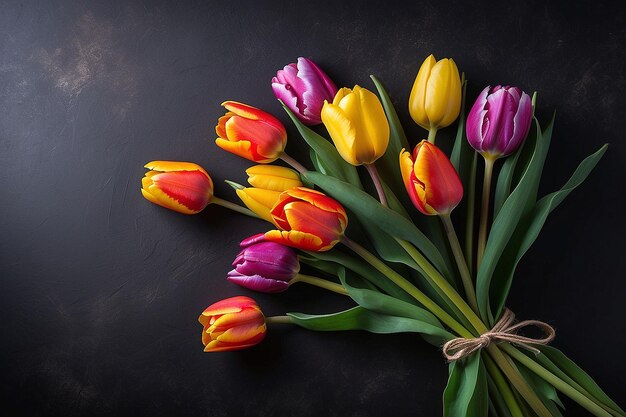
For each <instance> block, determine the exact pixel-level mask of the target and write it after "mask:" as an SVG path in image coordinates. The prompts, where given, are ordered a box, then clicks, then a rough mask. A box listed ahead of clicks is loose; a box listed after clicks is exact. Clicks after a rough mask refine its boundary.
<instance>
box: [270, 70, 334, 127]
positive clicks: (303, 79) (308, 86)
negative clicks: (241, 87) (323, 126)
mask: <svg viewBox="0 0 626 417" xmlns="http://www.w3.org/2000/svg"><path fill="white" fill-rule="evenodd" d="M272 90H274V95H275V96H276V98H277V99H280V100H282V101H283V103H285V105H286V106H287V107H289V109H290V110H291V111H292V112H293V113H294V114H295V115H296V116H297V117H298V119H300V120H301V121H302V123H304V124H306V125H318V124H320V123H322V119H321V116H320V113H321V112H322V106H323V105H324V100H328V101H329V102H332V101H333V98H335V94H337V87H335V84H334V83H333V81H332V80H331V79H330V78H328V75H326V73H325V72H324V71H322V70H321V69H320V67H318V66H317V65H316V64H315V63H314V62H313V61H311V60H310V59H306V58H298V62H297V63H294V64H289V65H287V66H286V67H285V68H284V69H282V70H279V71H278V72H277V73H276V77H274V78H272Z"/></svg>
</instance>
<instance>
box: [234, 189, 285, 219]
mask: <svg viewBox="0 0 626 417" xmlns="http://www.w3.org/2000/svg"><path fill="white" fill-rule="evenodd" d="M235 192H236V193H237V196H238V197H239V198H240V199H241V201H242V202H243V203H244V204H245V205H246V207H248V208H249V209H250V210H252V211H253V212H254V213H255V214H257V215H258V216H259V217H261V218H262V219H263V220H266V221H268V222H270V223H272V224H275V223H274V218H273V217H272V215H271V214H270V210H271V208H272V206H273V205H274V203H276V201H278V197H279V196H280V192H279V191H271V190H263V189H261V188H244V189H242V190H236V191H235Z"/></svg>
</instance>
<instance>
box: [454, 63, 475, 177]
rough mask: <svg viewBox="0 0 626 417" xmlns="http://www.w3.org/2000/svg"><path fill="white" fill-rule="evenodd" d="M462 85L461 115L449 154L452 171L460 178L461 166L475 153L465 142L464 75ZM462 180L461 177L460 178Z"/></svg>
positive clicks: (465, 83)
mask: <svg viewBox="0 0 626 417" xmlns="http://www.w3.org/2000/svg"><path fill="white" fill-rule="evenodd" d="M461 78H462V81H461V84H462V85H463V94H462V96H461V113H460V116H459V124H458V126H457V128H456V138H455V139H454V146H453V147H452V153H450V162H452V165H454V169H456V171H457V172H458V173H459V175H460V176H461V171H462V165H467V164H468V161H469V158H470V156H471V155H473V154H474V153H475V151H474V149H473V148H472V147H471V146H470V145H469V143H468V142H467V140H465V119H466V115H465V99H466V94H465V92H466V89H467V80H466V79H465V73H463V75H462V76H461ZM461 178H463V176H461Z"/></svg>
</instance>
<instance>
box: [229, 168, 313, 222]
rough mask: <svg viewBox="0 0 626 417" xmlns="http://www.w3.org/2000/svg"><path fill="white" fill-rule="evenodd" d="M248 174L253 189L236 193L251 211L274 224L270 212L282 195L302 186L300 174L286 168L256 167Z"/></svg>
mask: <svg viewBox="0 0 626 417" xmlns="http://www.w3.org/2000/svg"><path fill="white" fill-rule="evenodd" d="M246 174H248V183H250V185H252V187H240V188H237V189H236V193H237V195H238V196H239V198H240V199H241V201H242V202H243V203H244V204H245V205H246V206H247V207H248V208H249V209H250V210H252V211H253V212H254V213H256V214H257V215H258V216H259V217H261V218H262V219H264V220H267V221H268V222H270V223H274V219H273V218H272V215H271V214H270V210H271V209H272V207H273V206H274V204H276V202H277V201H278V196H280V193H281V192H283V191H285V190H289V189H290V188H294V187H301V186H302V182H300V176H299V175H298V173H297V172H296V171H294V170H292V169H289V168H285V167H279V166H275V165H255V166H253V167H250V168H248V169H247V170H246Z"/></svg>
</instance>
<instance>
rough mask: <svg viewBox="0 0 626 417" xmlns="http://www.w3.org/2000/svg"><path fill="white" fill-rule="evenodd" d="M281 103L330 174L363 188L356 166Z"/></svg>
mask: <svg viewBox="0 0 626 417" xmlns="http://www.w3.org/2000/svg"><path fill="white" fill-rule="evenodd" d="M281 104H282V106H283V108H284V109H285V111H286V112H287V114H288V115H289V118H290V119H291V121H292V122H293V124H294V125H295V126H296V128H297V129H298V132H300V135H301V136H302V138H303V139H304V140H305V141H306V143H307V144H308V145H309V146H310V147H311V149H313V151H314V152H315V153H316V154H317V156H318V161H316V162H319V160H322V161H324V166H325V168H326V169H327V170H328V172H329V173H330V174H332V175H333V176H335V177H337V178H341V179H342V180H344V181H347V182H349V183H350V184H352V185H354V186H355V187H359V188H361V181H360V180H359V174H358V173H357V171H356V168H355V167H354V166H352V165H350V164H348V163H347V162H346V161H344V160H343V158H342V157H341V155H339V153H338V152H337V149H335V147H334V146H333V145H332V144H331V143H330V142H329V141H328V140H326V139H325V138H324V137H323V136H320V135H318V134H317V133H316V132H315V131H313V130H312V129H310V128H309V127H307V126H305V125H304V124H303V123H302V122H301V121H300V120H299V119H298V118H297V117H296V116H295V115H294V114H293V113H292V112H291V110H289V108H288V107H287V106H285V104H284V103H282V102H281Z"/></svg>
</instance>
